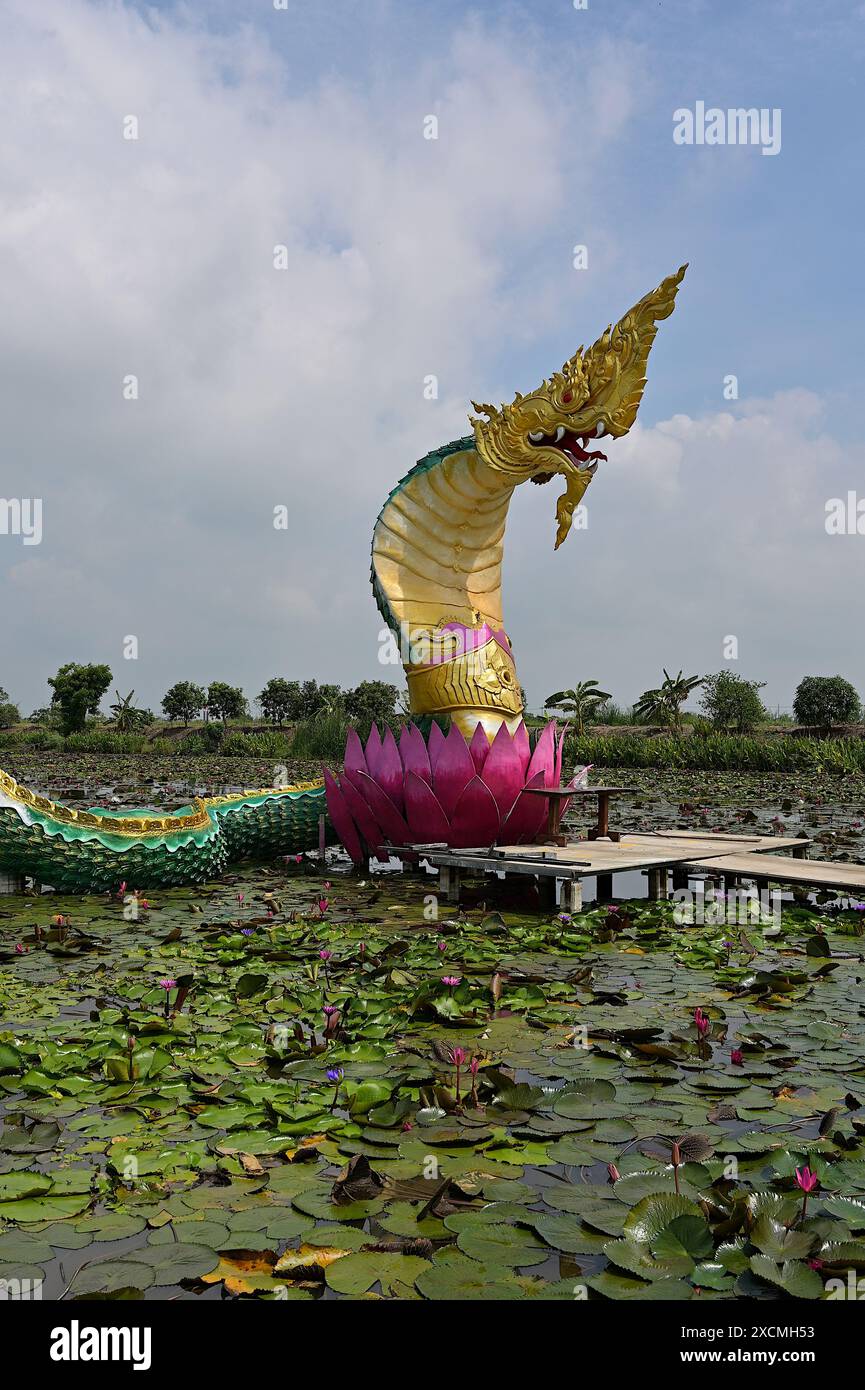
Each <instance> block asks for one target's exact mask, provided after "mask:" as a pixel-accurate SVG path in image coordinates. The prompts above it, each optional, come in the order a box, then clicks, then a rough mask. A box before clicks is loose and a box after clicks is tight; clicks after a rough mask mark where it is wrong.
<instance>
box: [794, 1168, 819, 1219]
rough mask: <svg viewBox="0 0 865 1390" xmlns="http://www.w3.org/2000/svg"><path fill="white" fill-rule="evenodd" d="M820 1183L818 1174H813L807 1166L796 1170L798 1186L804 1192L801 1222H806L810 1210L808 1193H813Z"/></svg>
mask: <svg viewBox="0 0 865 1390" xmlns="http://www.w3.org/2000/svg"><path fill="white" fill-rule="evenodd" d="M819 1182H820V1179H819V1178H818V1177H817V1174H816V1173H812V1171H811V1169H810V1168H809V1167H808V1165H807V1164H806V1165H805V1167H804V1168H797V1169H796V1186H797V1187H799V1188H801V1190H802V1211H801V1213H800V1216H799V1220H800V1221H804V1220H805V1214H806V1212H807V1210H808V1193H809V1192H813V1191H814V1188H815V1187H817V1185H818V1183H819Z"/></svg>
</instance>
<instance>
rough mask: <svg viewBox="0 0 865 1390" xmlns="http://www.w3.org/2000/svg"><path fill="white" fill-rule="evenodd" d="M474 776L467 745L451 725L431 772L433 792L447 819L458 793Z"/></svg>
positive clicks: (452, 810) (473, 766) (451, 813)
mask: <svg viewBox="0 0 865 1390" xmlns="http://www.w3.org/2000/svg"><path fill="white" fill-rule="evenodd" d="M474 775H475V765H474V762H473V761H472V755H471V753H470V752H469V747H468V744H467V743H466V741H465V739H464V738H463V736H462V734H461V733H460V731H459V729H458V728H457V726H456V724H451V726H450V729H449V730H448V735H447V738H446V739H445V742H444V747H443V748H442V750H441V752H440V753H439V756H438V761H437V762H436V765H435V769H434V771H433V791H434V792H435V794H436V796H437V797H438V800H439V803H440V805H441V808H442V810H443V811H444V813H445V815H446V816H447V817H448V818H450V817H451V816H452V815H453V812H454V807H455V806H456V804H457V801H458V800H459V796H460V793H461V792H462V791H464V790H465V788H466V787H467V786H468V784H469V782H470V781H471V780H472V778H473V777H474Z"/></svg>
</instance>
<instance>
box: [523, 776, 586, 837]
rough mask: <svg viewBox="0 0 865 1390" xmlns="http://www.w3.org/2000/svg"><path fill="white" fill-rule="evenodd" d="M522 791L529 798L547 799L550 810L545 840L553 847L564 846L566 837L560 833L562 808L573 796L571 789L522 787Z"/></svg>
mask: <svg viewBox="0 0 865 1390" xmlns="http://www.w3.org/2000/svg"><path fill="white" fill-rule="evenodd" d="M523 791H525V792H527V793H528V794H529V795H530V796H546V797H548V798H549V802H550V809H549V814H548V816H547V831H546V834H547V840H548V841H549V840H551V841H552V842H553V844H554V845H566V844H567V843H568V840H567V836H566V835H563V834H562V832H561V828H560V827H561V820H562V806H563V805H564V803H565V802H566V801H569V800H570V798H571V797H572V796H573V794H574V788H573V787H524V788H523Z"/></svg>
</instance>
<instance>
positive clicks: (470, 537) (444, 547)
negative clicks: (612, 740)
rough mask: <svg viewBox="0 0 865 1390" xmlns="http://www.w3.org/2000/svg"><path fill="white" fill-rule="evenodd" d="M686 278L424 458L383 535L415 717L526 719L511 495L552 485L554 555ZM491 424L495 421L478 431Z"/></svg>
mask: <svg viewBox="0 0 865 1390" xmlns="http://www.w3.org/2000/svg"><path fill="white" fill-rule="evenodd" d="M686 269H687V266H686V265H683V266H682V267H681V268H680V269H679V270H678V271H677V272H676V274H675V275H670V276H668V277H667V279H666V280H663V281H662V282H661V284H660V285H659V286H658V288H657V289H656V290H652V292H651V293H650V294H647V295H645V297H644V298H643V299H641V300H640V302H639V303H638V304H635V305H634V307H633V308H632V309H629V311H628V312H627V313H626V314H625V316H624V317H623V318H622V319H620V320H619V322H618V323H617V324H615V325H614V326H611V327H609V328H608V329H607V331H606V333H603V334H602V335H601V337H600V338H599V339H598V341H597V342H596V343H594V344H593V345H592V347H590V348H589V349H588V350H587V351H585V352H584V351H583V349H582V347H580V348H578V349H577V351H576V353H575V354H574V356H573V357H572V358H570V360H569V361H567V362H566V363H565V364H564V366H563V367H562V370H561V371H560V372H556V374H555V375H554V376H552V377H551V378H550V379H549V380H548V381H545V382H544V383H543V385H542V386H540V387H539V388H538V390H537V391H533V392H532V393H531V394H530V395H527V396H523V395H521V394H520V393H519V392H517V394H516V396H515V397H514V400H513V402H512V404H511V405H502V406H501V407H500V408H499V409H496V408H495V406H491V405H477V404H476V403H475V402H472V404H473V405H474V408H475V410H476V411H477V412H478V417H477V418H476V417H469V418H470V422H471V424H472V425H473V427H474V434H473V436H472V435H468V436H466V437H465V438H463V439H458V440H455V441H454V442H453V443H451V444H447V445H444V446H443V447H442V448H440V449H437V450H435V451H434V452H433V453H431V454H428V455H427V456H426V458H423V459H421V460H420V461H419V462H418V463H417V464H416V465H415V467H414V468H413V469H412V470H411V472H410V473H408V474H407V475H406V477H405V478H403V479H402V481H401V482H400V483H398V484H397V486H396V487H395V488H394V490H393V492H391V494H390V496H389V497H388V499H387V502H386V503H385V505H384V507H383V508H382V510H381V512H380V514H379V517H378V520H377V522H376V526H375V531H374V534H373V544H372V582H373V588H374V591H375V595H376V599H377V602H378V605H379V608H380V610H381V612H382V614H383V616H384V618H385V621H386V622H387V624H388V626H389V627H390V628H391V630H392V631H393V632H394V634H395V635H396V636H397V638H398V641H399V643H400V654H401V657H402V661H403V666H404V668H405V673H406V680H407V682H408V689H409V695H410V699H411V709H412V713H413V714H415V715H424V714H449V715H450V716H451V718H452V719H453V720H454V721H455V723H456V724H457V725H458V726H459V728H460V729H461V730H462V732H463V734H464V735H465V736H466V737H467V738H469V737H471V734H472V733H473V731H474V729H475V728H476V726H477V725H478V724H482V725H483V727H484V729H485V730H486V732H487V734H488V735H489V736H490V737H492V736H494V734H495V732H496V730H497V729H498V728H499V726H500V725H501V724H502V723H503V722H504V723H506V724H507V725H508V727H509V728H510V729H511V730H512V731H513V730H514V729H515V728H516V727H517V725H518V724H519V721H520V717H521V714H522V708H523V703H522V697H521V693H520V686H519V682H518V680H517V674H516V666H515V664H514V658H513V653H512V650H511V644H510V639H509V638H508V636H507V633H506V632H505V629H504V622H503V617H502V591H501V564H502V547H503V542H504V534H505V524H506V522H507V515H508V507H509V506H510V501H511V497H512V495H513V491H514V488H515V487H517V486H518V484H520V483H524V482H526V480H527V479H531V481H532V482H534V483H546V482H549V481H550V479H551V478H553V477H554V476H555V475H556V474H560V475H561V476H562V477H563V478H564V480H565V490H564V492H563V493H562V495H561V496H560V497H559V499H558V503H557V506H556V521H557V523H558V526H557V531H556V549H558V547H559V546H560V545H561V544H562V542H563V541H564V539H565V538H566V536H567V534H568V532H569V531H570V529H571V523H572V520H573V516H574V511H575V510H576V508H577V506H578V505H579V503H580V501H581V500H582V498H583V496H584V494H585V491H586V488H587V487H588V486H589V483H590V482H591V481H592V478H593V477H594V475H595V472H596V470H597V467H598V461H599V460H601V459H603V460H604V461H606V455H605V454H603V453H600V452H599V451H591V450H588V449H587V448H586V446H587V444H589V443H590V442H594V441H595V440H599V439H601V438H606V436H608V435H610V436H612V437H613V438H619V437H620V436H622V435H624V434H627V432H628V430H629V429H630V428H631V426H632V425H633V423H634V421H635V419H636V418H637V411H638V409H639V406H640V401H641V399H642V395H643V388H644V387H645V385H646V364H647V361H648V357H649V352H650V349H651V346H652V343H653V342H654V340H655V334H656V333H657V324H658V323H659V322H660V321H661V320H662V319H666V318H669V316H670V314H671V313H672V312H673V307H674V305H675V301H676V292H677V290H678V288H679V285H680V284H681V282H682V278H683V276H684V274H685V271H686ZM480 417H485V418H480Z"/></svg>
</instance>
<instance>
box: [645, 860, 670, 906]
mask: <svg viewBox="0 0 865 1390" xmlns="http://www.w3.org/2000/svg"><path fill="white" fill-rule="evenodd" d="M666 896H667V870H666V868H664V869H650V870H649V898H650V899H651V901H652V902H655V903H657V902H660V901H661V900H662V899H664V898H666Z"/></svg>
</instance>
